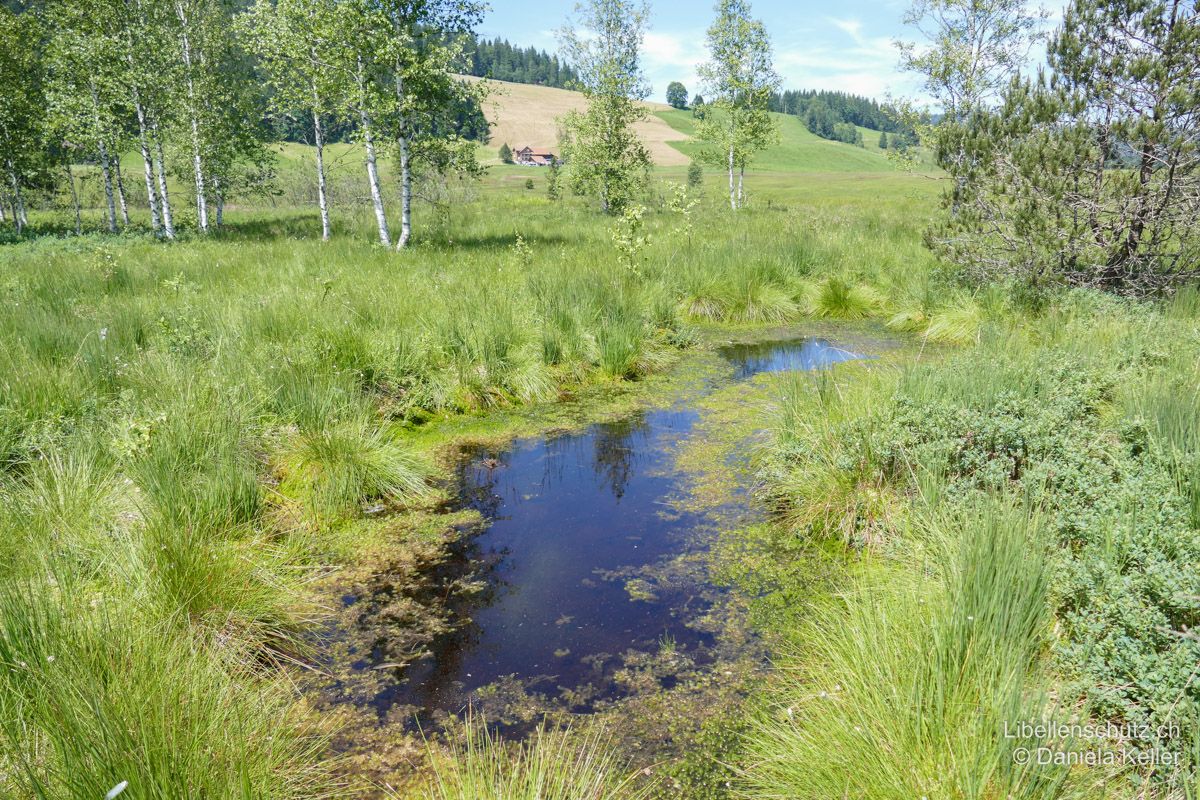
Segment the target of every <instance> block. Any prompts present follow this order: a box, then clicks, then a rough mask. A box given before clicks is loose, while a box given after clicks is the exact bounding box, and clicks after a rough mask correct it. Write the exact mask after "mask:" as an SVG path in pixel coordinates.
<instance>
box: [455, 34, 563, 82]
mask: <svg viewBox="0 0 1200 800" xmlns="http://www.w3.org/2000/svg"><path fill="white" fill-rule="evenodd" d="M468 74H470V75H474V76H476V77H480V78H492V79H494V80H498V81H510V82H512V83H532V84H537V85H539V86H553V87H556V88H559V89H570V88H573V87H574V85H575V83H576V82H577V81H578V78H579V76H578V75H576V73H575V70H573V69H572V68H571V67H570V66H569V65H567V64H564V63H562V62H560V61H559V60H558V56H555V55H551V54H549V53H547V52H546V51H544V50H538V49H537V48H534V47H514V46H513V45H511V44H509V43H508V41H507V40H505V39H490V40H489V39H481V40H479V41H476V42H475V46H474V49H473V51H472V52H471V63H470V70H469V72H468Z"/></svg>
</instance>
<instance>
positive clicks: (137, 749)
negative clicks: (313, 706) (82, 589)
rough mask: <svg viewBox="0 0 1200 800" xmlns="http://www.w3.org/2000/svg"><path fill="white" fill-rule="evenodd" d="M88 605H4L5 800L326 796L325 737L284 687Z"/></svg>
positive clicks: (5, 599) (37, 595)
mask: <svg viewBox="0 0 1200 800" xmlns="http://www.w3.org/2000/svg"><path fill="white" fill-rule="evenodd" d="M85 600H86V598H83V597H79V596H77V595H64V596H61V597H56V596H54V594H53V593H49V592H47V591H45V589H44V588H42V587H34V586H32V585H28V584H26V585H19V586H18V585H9V586H8V587H6V588H5V589H4V590H3V592H0V737H3V742H4V745H3V750H4V753H5V755H4V756H3V758H0V765H2V766H3V767H4V769H3V770H0V790H2V791H3V792H4V794H5V796H9V797H30V798H34V797H97V798H102V797H105V796H106V794H107V793H108V792H109V791H110V790H112V789H113V788H114V787H116V786H118V785H119V784H121V783H126V784H127V788H126V791H125V792H124V794H125V795H126V796H129V797H137V798H158V799H160V800H168V799H170V800H174V799H175V798H180V797H231V798H232V797H243V798H249V797H262V796H270V797H280V798H297V800H298V799H299V798H313V797H323V796H327V794H326V788H325V787H327V786H328V776H327V775H326V774H324V771H323V769H322V767H321V766H320V762H319V760H318V759H317V755H318V753H319V752H320V748H321V746H322V743H321V738H320V736H319V735H318V734H317V731H316V730H315V729H314V728H312V727H311V725H309V724H307V723H303V722H301V721H300V720H299V718H298V711H297V709H296V708H295V707H294V706H293V705H292V701H291V697H290V693H289V691H288V690H287V687H286V686H284V685H282V684H280V683H276V682H274V681H269V680H268V681H263V680H261V679H260V678H257V677H254V676H252V675H249V674H246V669H245V668H244V667H242V666H239V665H238V664H237V663H236V661H237V660H238V657H236V656H234V655H233V654H232V653H230V652H228V651H214V650H212V649H210V648H209V647H208V646H207V645H205V644H204V643H203V642H202V641H199V640H197V639H195V638H193V637H191V636H189V635H187V634H186V633H182V634H181V633H180V632H179V631H176V630H165V629H155V628H150V627H143V626H142V625H140V624H138V622H137V620H136V619H133V620H130V619H124V620H123V619H121V618H120V611H119V609H117V608H113V609H109V608H107V607H106V603H105V600H104V599H103V598H102V597H100V596H97V597H96V598H94V599H93V601H92V602H91V603H88V602H81V601H85ZM242 655H243V657H244V654H242ZM231 659H234V660H233V661H231Z"/></svg>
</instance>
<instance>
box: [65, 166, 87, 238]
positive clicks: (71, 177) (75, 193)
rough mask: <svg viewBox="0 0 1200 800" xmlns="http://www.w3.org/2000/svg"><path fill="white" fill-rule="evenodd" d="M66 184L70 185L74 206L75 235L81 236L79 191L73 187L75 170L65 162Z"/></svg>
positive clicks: (81, 213) (81, 218) (81, 220)
mask: <svg viewBox="0 0 1200 800" xmlns="http://www.w3.org/2000/svg"><path fill="white" fill-rule="evenodd" d="M67 185H68V186H70V187H71V205H72V206H73V207H74V208H75V235H76V236H83V212H82V211H81V210H80V208H79V191H78V190H77V189H76V188H75V172H74V171H73V170H72V169H71V164H70V163H69V162H68V163H67Z"/></svg>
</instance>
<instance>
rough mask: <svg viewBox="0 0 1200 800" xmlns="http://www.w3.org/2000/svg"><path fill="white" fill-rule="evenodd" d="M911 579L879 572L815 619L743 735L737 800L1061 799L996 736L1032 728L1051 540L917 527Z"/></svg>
mask: <svg viewBox="0 0 1200 800" xmlns="http://www.w3.org/2000/svg"><path fill="white" fill-rule="evenodd" d="M906 533H907V534H908V535H909V536H911V537H912V539H913V541H914V542H918V543H919V544H920V545H921V546H920V547H919V548H918V549H919V552H920V554H921V556H922V558H921V561H920V562H919V563H917V564H915V565H914V566H916V567H918V568H917V569H895V568H883V569H881V570H880V571H879V572H878V573H877V574H875V575H873V576H872V579H871V580H863V581H861V582H859V583H858V584H856V585H855V586H853V587H852V588H850V589H849V590H847V591H846V592H844V593H842V594H841V595H840V596H839V597H838V598H837V599H836V600H834V601H832V602H831V603H830V604H828V605H827V606H825V607H824V608H822V609H820V610H819V611H818V612H817V613H816V615H815V617H814V619H813V621H812V623H811V625H810V626H809V627H808V628H807V629H806V630H805V631H804V632H803V633H802V635H801V645H800V649H799V650H798V651H797V652H796V653H795V654H793V655H792V656H791V657H789V658H788V660H786V661H785V662H784V663H783V664H781V668H782V672H781V676H780V679H779V685H778V687H777V688H776V689H775V690H774V691H773V692H772V695H773V696H774V697H775V698H776V702H775V703H774V704H772V705H771V706H770V707H768V708H766V709H764V711H763V712H762V713H761V715H760V716H759V718H758V720H757V722H756V723H755V725H754V728H753V730H752V732H751V734H750V735H749V737H748V742H747V748H748V751H749V756H748V759H747V761H746V763H745V765H744V767H743V777H742V781H741V784H740V787H739V792H738V794H739V796H741V797H746V798H777V797H788V798H797V799H799V798H821V799H822V800H824V799H825V798H830V797H862V798H880V800H882V799H884V798H896V799H897V800H900V798H914V797H929V798H933V797H939V798H950V797H952V798H978V799H979V800H985V799H986V798H994V797H1006V798H1062V797H1072V796H1082V795H1081V794H1080V793H1079V792H1078V791H1077V790H1075V789H1074V788H1073V787H1072V786H1071V784H1070V783H1069V779H1070V776H1069V775H1068V771H1067V769H1066V768H1055V767H1051V768H1047V767H1044V766H1033V767H1022V766H1017V765H1016V762H1015V761H1014V751H1015V750H1016V748H1018V747H1035V746H1037V745H1038V744H1039V743H1037V742H1031V741H1028V740H1022V739H1014V738H1006V737H1005V736H1004V725H1005V723H1010V724H1011V723H1014V722H1019V721H1022V720H1036V719H1041V718H1042V714H1043V712H1044V711H1045V710H1046V702H1047V701H1046V698H1045V696H1044V695H1042V694H1039V687H1040V686H1044V685H1045V676H1044V675H1043V674H1042V672H1041V667H1040V657H1041V655H1042V652H1043V650H1044V648H1045V645H1046V643H1047V641H1048V637H1049V628H1050V614H1049V607H1048V605H1047V598H1046V592H1047V585H1048V579H1049V576H1048V565H1047V562H1046V559H1045V556H1044V552H1045V548H1046V542H1045V541H1044V539H1043V537H1042V535H1041V533H1040V532H1039V526H1038V524H1037V521H1036V519H1035V518H1034V517H1032V516H1030V515H1029V514H1028V513H1027V512H1024V511H1021V510H1015V509H1011V508H1007V507H1005V506H1004V505H1002V504H1001V503H998V502H997V503H993V504H992V505H991V506H990V507H989V508H988V509H987V510H986V511H984V512H983V513H981V514H980V515H972V516H969V517H967V518H941V517H939V516H937V515H936V514H934V515H918V517H917V518H916V519H915V520H914V523H913V525H912V527H911V529H909V530H908V531H906Z"/></svg>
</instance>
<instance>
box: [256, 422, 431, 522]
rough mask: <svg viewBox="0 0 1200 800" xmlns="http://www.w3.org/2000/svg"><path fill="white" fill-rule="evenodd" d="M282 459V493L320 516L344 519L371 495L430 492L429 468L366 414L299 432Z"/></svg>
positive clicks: (391, 498) (398, 499) (396, 499)
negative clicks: (363, 417)
mask: <svg viewBox="0 0 1200 800" xmlns="http://www.w3.org/2000/svg"><path fill="white" fill-rule="evenodd" d="M278 461H279V467H278V469H279V473H280V476H281V478H280V483H279V490H280V492H281V493H282V494H283V495H284V496H285V497H287V498H289V499H290V500H293V501H295V502H297V503H299V504H300V505H301V506H302V507H303V508H305V509H306V510H307V511H308V512H309V513H311V514H312V515H313V516H315V517H316V518H317V519H320V520H326V521H337V520H340V519H345V518H347V517H349V516H351V515H353V514H354V513H356V512H357V511H358V510H359V509H360V507H361V505H362V504H363V503H365V502H367V501H370V500H383V501H386V502H391V503H402V502H404V501H406V500H409V499H412V498H415V497H420V496H422V495H424V494H426V492H427V486H426V483H425V477H426V475H427V474H428V467H427V466H426V465H425V464H424V463H423V462H422V460H421V459H420V458H419V457H418V456H417V455H416V454H415V453H413V451H412V450H410V449H409V448H408V447H406V446H405V445H404V444H402V443H401V442H400V441H399V440H398V439H397V438H396V436H395V435H393V434H390V433H388V432H387V431H386V430H385V429H383V428H380V427H377V426H374V425H373V424H372V423H371V422H369V421H367V420H365V419H354V420H348V421H345V422H341V423H337V424H334V425H332V426H330V427H327V428H321V429H318V430H312V431H297V432H295V433H294V434H292V435H291V436H290V437H289V438H288V441H287V444H286V445H285V446H284V449H283V452H282V453H281V455H280V456H279V459H278Z"/></svg>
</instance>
